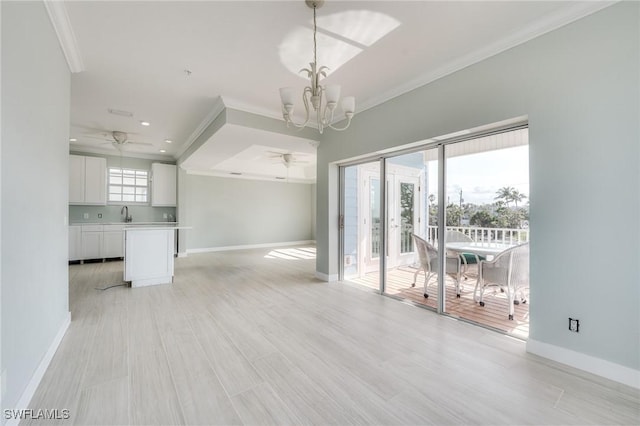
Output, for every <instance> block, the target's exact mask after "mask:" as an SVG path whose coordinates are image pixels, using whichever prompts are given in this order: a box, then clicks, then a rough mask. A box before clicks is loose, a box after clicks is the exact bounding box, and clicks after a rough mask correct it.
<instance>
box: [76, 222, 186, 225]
mask: <svg viewBox="0 0 640 426" xmlns="http://www.w3.org/2000/svg"><path fill="white" fill-rule="evenodd" d="M80 225H124V226H136V225H140V226H149V225H158V226H162V225H170V226H176V225H178V222H73V223H70V224H69V226H80Z"/></svg>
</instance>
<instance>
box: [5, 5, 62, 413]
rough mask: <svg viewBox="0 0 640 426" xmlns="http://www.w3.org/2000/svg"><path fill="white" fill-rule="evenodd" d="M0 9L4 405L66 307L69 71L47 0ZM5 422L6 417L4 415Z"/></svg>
mask: <svg viewBox="0 0 640 426" xmlns="http://www.w3.org/2000/svg"><path fill="white" fill-rule="evenodd" d="M0 7H1V8H2V155H1V174H2V179H1V181H2V198H1V199H2V371H3V372H4V371H6V374H7V376H6V380H7V382H6V386H7V391H6V394H5V395H4V398H3V401H2V403H3V404H2V405H3V407H2V408H11V407H14V406H15V404H16V403H17V402H18V399H19V398H20V396H21V395H22V393H23V391H24V390H25V387H26V386H27V384H28V382H29V380H30V379H31V378H32V376H33V373H34V372H35V370H36V368H37V367H38V365H39V363H40V362H41V360H42V358H43V356H44V355H45V353H46V352H47V350H48V349H49V347H50V346H51V344H52V342H53V340H54V338H55V336H56V334H57V333H58V331H59V329H60V327H61V326H62V325H63V324H64V321H65V320H66V318H67V317H68V314H69V303H68V293H69V292H68V287H69V284H68V269H67V255H68V237H67V226H66V219H67V212H68V210H67V200H68V174H69V172H68V164H69V163H68V161H69V158H68V156H69V102H70V75H69V69H68V67H67V63H66V61H65V58H64V56H63V54H62V51H61V49H60V45H59V44H58V39H57V37H56V34H55V32H54V31H53V28H52V26H51V23H50V21H49V18H48V15H47V13H46V10H45V7H44V5H43V3H41V2H29V3H26V2H25V3H22V2H1V6H0ZM2 422H5V419H4V416H2Z"/></svg>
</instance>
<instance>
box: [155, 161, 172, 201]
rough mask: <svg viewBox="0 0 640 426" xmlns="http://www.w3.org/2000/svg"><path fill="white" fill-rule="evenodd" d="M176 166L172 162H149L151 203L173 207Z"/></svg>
mask: <svg viewBox="0 0 640 426" xmlns="http://www.w3.org/2000/svg"><path fill="white" fill-rule="evenodd" d="M176 171H177V167H176V166H174V165H172V164H161V163H153V164H151V179H152V181H151V205H152V206H154V207H175V205H176V186H177V185H176V184H177V175H176Z"/></svg>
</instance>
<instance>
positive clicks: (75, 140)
mask: <svg viewBox="0 0 640 426" xmlns="http://www.w3.org/2000/svg"><path fill="white" fill-rule="evenodd" d="M69 142H78V139H76V138H71V139H69Z"/></svg>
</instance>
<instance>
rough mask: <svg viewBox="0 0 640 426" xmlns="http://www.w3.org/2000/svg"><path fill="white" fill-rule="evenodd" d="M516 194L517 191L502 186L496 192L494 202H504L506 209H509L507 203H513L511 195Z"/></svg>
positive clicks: (510, 187)
mask: <svg viewBox="0 0 640 426" xmlns="http://www.w3.org/2000/svg"><path fill="white" fill-rule="evenodd" d="M516 192H518V190H517V189H515V188H514V187H512V186H503V187H502V188H500V189H498V191H497V192H496V194H497V195H496V197H495V198H494V200H504V202H505V203H506V204H507V207H509V202H510V201H513V194H514V193H516Z"/></svg>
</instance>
